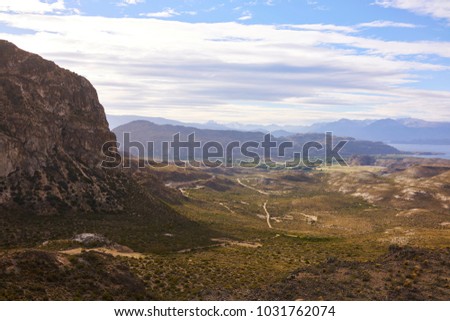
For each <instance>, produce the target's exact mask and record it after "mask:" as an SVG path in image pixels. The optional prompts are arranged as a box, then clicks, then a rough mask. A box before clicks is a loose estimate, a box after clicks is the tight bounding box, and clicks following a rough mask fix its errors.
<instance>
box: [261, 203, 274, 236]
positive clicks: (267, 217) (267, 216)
mask: <svg viewBox="0 0 450 321" xmlns="http://www.w3.org/2000/svg"><path fill="white" fill-rule="evenodd" d="M268 202H269V201H266V202H265V203H264V205H263V208H264V211H265V212H266V220H267V225H268V226H269V228H272V229H273V227H272V224H270V213H269V211H268V210H267V203H268Z"/></svg>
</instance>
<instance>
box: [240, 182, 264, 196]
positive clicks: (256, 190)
mask: <svg viewBox="0 0 450 321" xmlns="http://www.w3.org/2000/svg"><path fill="white" fill-rule="evenodd" d="M236 180H237V182H238V183H239V185H242V186H244V187H246V188H249V189H251V190H253V191H255V192H258V193H260V194H263V195H269V193H267V192H264V191H262V190H260V189H257V188H254V187H253V186H250V185H247V184H244V183H242V182H241V180H240V179H239V178H237V179H236Z"/></svg>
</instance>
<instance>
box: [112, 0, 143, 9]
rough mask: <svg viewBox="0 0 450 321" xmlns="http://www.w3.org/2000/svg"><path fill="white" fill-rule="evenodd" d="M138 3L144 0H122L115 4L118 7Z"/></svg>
mask: <svg viewBox="0 0 450 321" xmlns="http://www.w3.org/2000/svg"><path fill="white" fill-rule="evenodd" d="M139 3H145V0H122V1H121V2H119V3H118V4H117V5H118V6H120V7H126V6H130V5H135V4H139Z"/></svg>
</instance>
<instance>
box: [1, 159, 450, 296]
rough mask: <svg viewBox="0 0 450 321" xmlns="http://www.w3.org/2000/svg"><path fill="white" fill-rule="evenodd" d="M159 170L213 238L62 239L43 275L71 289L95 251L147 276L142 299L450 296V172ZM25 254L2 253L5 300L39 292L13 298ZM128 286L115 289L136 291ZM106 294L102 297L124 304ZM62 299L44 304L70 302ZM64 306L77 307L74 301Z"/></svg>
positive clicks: (167, 231)
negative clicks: (54, 270)
mask: <svg viewBox="0 0 450 321" xmlns="http://www.w3.org/2000/svg"><path fill="white" fill-rule="evenodd" d="M151 170H152V171H154V174H155V175H156V176H157V177H158V179H160V180H161V181H163V182H164V183H165V184H166V186H168V187H169V188H172V189H173V190H174V191H176V192H177V193H179V195H180V199H181V201H180V202H178V204H173V205H172V206H173V207H174V208H175V209H176V210H177V211H178V212H179V213H181V214H182V215H183V216H185V217H186V218H188V219H189V220H191V221H194V222H196V223H197V224H198V225H199V226H201V228H202V229H203V230H204V231H209V232H208V233H211V235H190V237H188V238H189V239H187V238H186V235H187V234H183V235H180V234H178V233H177V231H176V230H172V229H171V228H170V226H167V227H165V228H164V229H160V230H158V231H151V233H153V236H154V239H155V240H156V242H158V241H160V242H162V243H164V244H169V245H170V244H171V243H173V245H174V246H173V248H170V246H166V247H165V248H164V249H162V250H159V251H152V250H151V249H150V250H148V249H146V248H145V246H143V247H139V246H136V245H135V244H140V243H136V242H133V240H131V241H130V239H129V238H124V237H120V238H117V237H116V238H115V236H114V234H113V233H110V234H108V235H107V236H108V238H110V239H111V242H112V243H114V244H115V245H114V246H112V245H111V244H112V243H111V244H106V245H105V244H95V246H93V245H92V246H84V249H83V246H80V244H74V242H73V241H71V240H70V239H67V238H66V239H65V238H59V240H57V239H58V238H57V237H53V238H50V239H53V240H51V241H49V242H46V243H45V244H44V245H39V246H35V247H33V251H41V252H42V253H50V254H51V255H52V257H53V258H54V259H47V261H45V260H44V263H42V264H43V267H42V269H44V270H45V268H46V267H45V266H46V264H47V265H48V266H52V264H54V265H55V264H56V265H58V264H60V265H61V266H63V263H58V262H59V261H61V262H62V261H64V260H68V262H69V263H66V265H64V267H61V269H64V270H65V271H66V272H65V274H64V275H65V276H62V277H61V279H59V280H60V281H59V282H61V284H65V283H64V282H68V281H67V280H66V278H68V279H70V280H73V278H72V279H71V275H78V274H79V272H77V271H79V270H80V269H81V270H83V269H86V266H85V267H83V266H79V264H78V265H77V263H76V262H75V261H76V260H77V259H74V258H80V257H82V256H86V255H88V254H89V253H90V254H89V255H93V256H94V257H95V256H98V258H97V259H98V260H100V261H101V262H102V264H105V265H107V266H108V268H110V269H113V270H114V271H116V272H114V273H119V272H117V271H118V270H119V271H121V269H125V270H123V271H126V272H121V273H126V275H129V277H131V278H133V280H135V281H133V282H136V287H137V288H139V291H140V292H139V291H138V292H139V293H141V294H140V295H141V296H140V297H141V298H142V299H144V298H152V299H157V300H246V299H252V300H259V299H262V300H322V299H323V300H449V299H450V263H449V262H450V250H449V246H450V231H449V228H450V210H449V206H450V166H448V165H445V166H442V165H440V166H430V165H428V164H425V165H420V164H419V165H414V166H409V167H408V168H406V167H405V168H403V169H402V168H401V169H398V168H397V169H393V168H392V167H389V166H377V167H362V166H359V167H358V166H356V167H350V168H340V167H336V168H331V169H330V168H323V169H321V168H319V169H315V170H313V171H302V170H290V171H287V170H261V169H226V170H225V169H215V170H212V169H210V170H194V169H180V168H175V167H173V168H169V169H168V168H165V169H151ZM196 175H198V177H196ZM8 228H11V227H8ZM85 232H92V231H85ZM139 233H143V232H142V231H140V232H139ZM144 233H145V232H144ZM130 237H131V238H132V237H133V236H132V235H131V236H130ZM135 237H140V235H139V234H138V235H135ZM205 238H207V241H205ZM196 239H197V241H198V242H196ZM117 244H120V246H119V247H118V246H117ZM175 245H176V246H175ZM124 246H126V247H124ZM26 248H29V246H28V247H26ZM24 251H29V250H21V249H17V248H16V249H13V247H10V248H9V249H5V250H4V253H3V254H2V256H1V257H0V285H3V286H2V287H0V288H2V289H3V290H0V298H2V299H23V298H28V297H27V296H24V297H22V296H21V294H20V293H28V295H31V296H33V293H35V292H36V290H35V289H33V288H30V284H35V282H34V281H32V280H33V272H32V271H28V272H27V276H28V283H27V282H26V278H25V281H23V282H22V283H20V282H19V283H20V284H16V285H15V287H14V289H15V290H14V291H12V292H11V291H9V290H5V289H7V288H8V287H7V286H6V288H5V284H8V282H11V281H9V280H10V279H11V278H12V275H15V273H19V274H20V273H24V272H23V270H22V271H19V272H17V269H16V268H15V265H14V264H15V263H14V262H15V261H17V259H16V257H17V256H20V255H22V254H21V253H24ZM48 260H50V261H51V262H53V263H51V264H50V263H49V262H48ZM91 260H92V258H91ZM45 262H47V263H45ZM74 262H75V263H74ZM89 262H90V261H89ZM89 262H88V264H91V263H89ZM118 266H119V267H120V268H118ZM117 280H119V281H117ZM117 280H113V281H111V280H109V281H108V282H110V283H112V284H113V285H111V286H112V287H113V288H118V287H121V286H125V288H126V284H121V282H120V278H118V279H117ZM114 282H116V283H117V284H116V283H114ZM43 287H44V288H45V287H46V286H45V285H43ZM62 287H63V286H62ZM104 288H105V290H104V292H105V293H104V294H103V296H102V297H98V298H96V299H102V298H103V297H105V298H109V297H112V298H114V293H115V292H114V293H111V291H109V290H107V286H104ZM17 291H19V294H17ZM20 291H22V292H20ZM33 291H34V292H33ZM14 293H15V294H14ZM54 293H58V292H51V293H47V294H45V291H44V292H43V293H41V294H39V295H37V294H36V298H41V299H42V298H47V299H58V294H54ZM60 293H66V292H64V291H61V292H60ZM45 295H47V297H45ZM61 295H62V294H61ZM92 297H95V295H91V296H89V297H83V296H82V295H81V297H78V296H77V297H76V298H79V299H87V298H89V299H92ZM62 298H63V299H64V298H69V299H73V297H72V298H71V297H70V294H67V293H66V294H65V295H64V296H62Z"/></svg>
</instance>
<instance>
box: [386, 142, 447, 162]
mask: <svg viewBox="0 0 450 321" xmlns="http://www.w3.org/2000/svg"><path fill="white" fill-rule="evenodd" d="M389 145H391V146H392V147H395V148H397V149H398V150H400V151H403V152H413V153H415V152H425V153H442V155H414V156H415V157H424V158H445V159H450V145H416V144H389Z"/></svg>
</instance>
